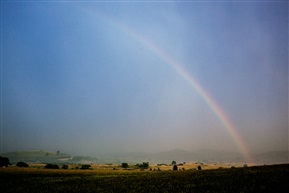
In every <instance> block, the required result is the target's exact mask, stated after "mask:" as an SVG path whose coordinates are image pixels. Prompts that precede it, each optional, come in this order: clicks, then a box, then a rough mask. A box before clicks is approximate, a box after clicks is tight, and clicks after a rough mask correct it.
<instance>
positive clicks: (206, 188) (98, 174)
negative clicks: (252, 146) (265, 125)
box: [0, 164, 289, 193]
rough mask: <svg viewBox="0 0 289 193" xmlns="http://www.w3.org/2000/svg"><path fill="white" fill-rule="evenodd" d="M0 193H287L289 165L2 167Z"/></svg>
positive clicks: (288, 187)
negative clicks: (182, 168)
mask: <svg viewBox="0 0 289 193" xmlns="http://www.w3.org/2000/svg"><path fill="white" fill-rule="evenodd" d="M0 179H1V181H0V192H2V193H4V192H30V193H31V192H39V193H41V192H287V191H288V189H289V181H288V179H289V165H288V164H286V165H272V166H259V167H247V168H234V169H218V170H203V171H197V170H195V171H127V170H125V171H121V170H117V171H102V170H90V171H83V170H48V169H33V168H26V169H20V168H11V167H10V168H1V169H0Z"/></svg>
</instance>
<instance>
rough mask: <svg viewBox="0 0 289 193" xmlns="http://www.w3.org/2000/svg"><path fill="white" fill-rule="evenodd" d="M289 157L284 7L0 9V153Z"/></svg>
mask: <svg viewBox="0 0 289 193" xmlns="http://www.w3.org/2000/svg"><path fill="white" fill-rule="evenodd" d="M27 149H35V150H36V149H37V150H53V151H56V150H60V151H61V152H67V153H70V154H74V155H91V156H97V155H98V154H104V153H118V152H158V151H167V150H172V149H182V150H186V151H196V150H199V149H213V150H225V151H233V152H239V153H242V154H243V155H244V156H245V157H250V154H253V153H256V152H265V151H280V150H281V151H284V150H288V2H286V1H278V2H274V1H271V2H260V1H234V2H229V1H221V2H214V1H206V2H197V1H189V2H184V1H181V2H177V1H165V2H161V1H156V2H154V1H151V2H144V1H113V2H104V1H98V2H97V1H87V2H79V1H61V2H56V1H42V2H36V1H23V2H22V1H21V2H20V1H1V153H2V152H9V151H17V150H27Z"/></svg>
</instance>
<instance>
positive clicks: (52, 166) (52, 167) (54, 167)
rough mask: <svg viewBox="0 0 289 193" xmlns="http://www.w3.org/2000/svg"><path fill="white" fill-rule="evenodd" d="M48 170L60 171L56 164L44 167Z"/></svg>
mask: <svg viewBox="0 0 289 193" xmlns="http://www.w3.org/2000/svg"><path fill="white" fill-rule="evenodd" d="M44 167H45V168H46V169H59V166H58V165H56V164H46V166H44Z"/></svg>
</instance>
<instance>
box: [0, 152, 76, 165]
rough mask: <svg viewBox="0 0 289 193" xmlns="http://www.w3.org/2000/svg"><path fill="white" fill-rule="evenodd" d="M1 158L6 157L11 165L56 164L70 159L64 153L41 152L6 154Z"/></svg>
mask: <svg viewBox="0 0 289 193" xmlns="http://www.w3.org/2000/svg"><path fill="white" fill-rule="evenodd" d="M2 156H4V157H8V158H9V160H10V162H11V163H17V162H20V161H23V162H27V163H57V162H60V161H65V160H69V159H71V158H72V157H71V156H70V155H68V154H65V153H60V152H51V151H43V150H30V151H14V152H7V153H4V154H3V155H2Z"/></svg>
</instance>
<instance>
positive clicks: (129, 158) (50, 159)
mask: <svg viewBox="0 0 289 193" xmlns="http://www.w3.org/2000/svg"><path fill="white" fill-rule="evenodd" d="M2 156H4V157H8V158H9V160H10V162H11V163H14V164H15V163H17V162H20V161H23V162H26V163H56V164H64V163H65V164H69V163H78V164H89V163H123V162H126V163H129V164H136V163H142V162H150V163H166V164H170V163H171V162H172V161H173V160H174V161H176V162H187V163H193V162H204V163H217V162H246V159H245V158H244V157H243V156H242V155H241V154H239V153H234V152H228V151H222V150H220V151H217V150H208V149H203V150H198V151H194V152H189V151H184V150H180V149H175V150H170V151H161V152H157V153H141V152H132V153H117V154H102V155H98V158H94V157H90V156H71V155H68V154H65V153H60V152H51V151H42V150H33V151H15V152H8V153H4V154H3V155H2ZM252 157H253V158H254V159H255V164H279V163H288V151H270V152H264V153H259V154H253V156H252Z"/></svg>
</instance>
